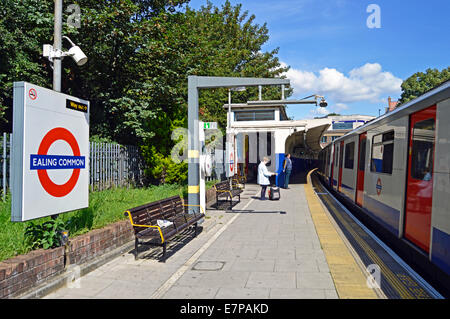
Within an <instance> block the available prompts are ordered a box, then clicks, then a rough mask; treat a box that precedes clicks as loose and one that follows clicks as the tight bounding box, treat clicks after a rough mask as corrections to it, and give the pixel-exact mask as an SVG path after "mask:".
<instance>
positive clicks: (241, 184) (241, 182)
mask: <svg viewBox="0 0 450 319" xmlns="http://www.w3.org/2000/svg"><path fill="white" fill-rule="evenodd" d="M246 182H247V177H245V176H244V175H237V174H236V175H234V176H233V177H232V178H231V183H232V187H233V188H240V189H244V188H245V183H246Z"/></svg>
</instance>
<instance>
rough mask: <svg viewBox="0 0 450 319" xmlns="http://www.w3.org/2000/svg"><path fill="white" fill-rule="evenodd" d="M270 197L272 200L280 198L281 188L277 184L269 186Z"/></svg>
mask: <svg viewBox="0 0 450 319" xmlns="http://www.w3.org/2000/svg"><path fill="white" fill-rule="evenodd" d="M269 199H270V200H280V188H279V187H277V186H270V188H269Z"/></svg>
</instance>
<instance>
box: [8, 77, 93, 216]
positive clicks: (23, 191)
mask: <svg viewBox="0 0 450 319" xmlns="http://www.w3.org/2000/svg"><path fill="white" fill-rule="evenodd" d="M11 165H12V167H11V195H12V205H11V221H26V220H30V219H36V218H40V217H45V216H50V215H54V214H59V213H63V212H67V211H71V210H75V209H80V208H85V207H88V206H89V101H86V100H82V99H79V98H76V97H73V96H69V95H66V94H62V93H59V92H55V91H53V90H49V89H46V88H43V87H39V86H36V85H33V84H30V83H26V82H15V83H14V101H13V138H12V153H11Z"/></svg>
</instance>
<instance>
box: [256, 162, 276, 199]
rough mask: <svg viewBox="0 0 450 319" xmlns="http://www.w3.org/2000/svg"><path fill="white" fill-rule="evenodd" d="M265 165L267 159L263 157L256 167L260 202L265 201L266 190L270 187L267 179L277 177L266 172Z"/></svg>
mask: <svg viewBox="0 0 450 319" xmlns="http://www.w3.org/2000/svg"><path fill="white" fill-rule="evenodd" d="M267 163H269V158H268V157H266V156H265V157H264V158H263V160H262V161H261V163H260V164H259V166H258V184H259V185H261V200H265V199H266V189H267V186H268V185H270V181H269V177H270V176H272V175H277V173H272V172H269V171H268V170H267V166H266V165H267Z"/></svg>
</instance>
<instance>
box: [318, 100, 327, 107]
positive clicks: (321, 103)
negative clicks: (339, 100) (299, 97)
mask: <svg viewBox="0 0 450 319" xmlns="http://www.w3.org/2000/svg"><path fill="white" fill-rule="evenodd" d="M319 105H320V107H327V106H328V103H327V101H325V99H322V100H321V101H320V104H319Z"/></svg>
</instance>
